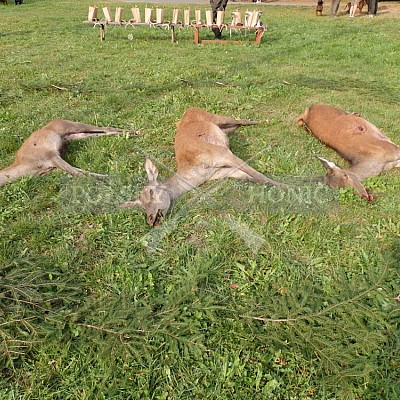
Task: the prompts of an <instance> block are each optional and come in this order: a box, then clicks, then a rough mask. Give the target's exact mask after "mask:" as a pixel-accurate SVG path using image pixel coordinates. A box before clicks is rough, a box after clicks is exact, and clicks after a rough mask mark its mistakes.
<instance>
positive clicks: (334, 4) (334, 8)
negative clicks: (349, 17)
mask: <svg viewBox="0 0 400 400" xmlns="http://www.w3.org/2000/svg"><path fill="white" fill-rule="evenodd" d="M339 5H340V0H331V17H336V14H337V12H338V9H339Z"/></svg>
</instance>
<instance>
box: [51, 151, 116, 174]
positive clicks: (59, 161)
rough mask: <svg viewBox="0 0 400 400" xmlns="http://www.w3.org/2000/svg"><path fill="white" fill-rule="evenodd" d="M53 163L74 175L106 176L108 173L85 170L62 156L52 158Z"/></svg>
mask: <svg viewBox="0 0 400 400" xmlns="http://www.w3.org/2000/svg"><path fill="white" fill-rule="evenodd" d="M51 161H52V163H53V165H54V167H56V168H59V169H61V170H62V171H64V172H67V173H68V174H71V175H74V176H87V175H89V176H93V177H95V178H106V177H107V176H108V175H103V174H96V173H95V172H89V171H84V170H83V169H80V168H76V167H73V166H72V165H71V164H68V163H67V162H66V161H65V160H64V159H62V158H61V157H60V156H55V157H53V158H52V160H51Z"/></svg>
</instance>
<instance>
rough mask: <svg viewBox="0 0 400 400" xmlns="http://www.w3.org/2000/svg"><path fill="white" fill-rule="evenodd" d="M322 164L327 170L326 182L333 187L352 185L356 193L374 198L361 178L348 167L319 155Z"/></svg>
mask: <svg viewBox="0 0 400 400" xmlns="http://www.w3.org/2000/svg"><path fill="white" fill-rule="evenodd" d="M318 159H319V160H320V161H321V163H322V165H323V166H324V167H325V168H326V170H327V175H326V176H325V177H324V182H325V183H326V184H327V185H328V186H329V187H331V188H339V187H348V186H350V187H352V188H353V189H354V190H355V191H356V193H357V194H358V195H359V196H360V197H362V198H363V199H365V200H367V201H372V200H374V198H373V196H372V195H371V194H369V193H368V192H367V189H366V188H365V186H364V185H363V184H362V183H361V180H360V178H359V177H358V176H357V175H356V174H355V173H354V172H352V171H349V170H348V169H342V168H340V167H338V166H337V165H336V164H335V163H333V162H332V161H328V160H326V159H325V158H322V157H318Z"/></svg>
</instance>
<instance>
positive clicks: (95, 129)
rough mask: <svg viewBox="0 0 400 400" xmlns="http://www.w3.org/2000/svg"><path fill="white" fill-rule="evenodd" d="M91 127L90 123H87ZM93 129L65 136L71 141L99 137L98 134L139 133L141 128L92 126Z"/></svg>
mask: <svg viewBox="0 0 400 400" xmlns="http://www.w3.org/2000/svg"><path fill="white" fill-rule="evenodd" d="M86 126H87V127H90V126H89V125H86ZM92 128H93V129H90V130H89V129H85V130H80V131H79V132H71V133H68V134H66V135H65V136H64V140H65V141H67V142H70V141H72V140H81V139H88V138H91V137H98V136H110V135H121V134H123V133H127V134H129V135H138V134H139V133H140V130H122V129H116V128H108V127H105V128H99V127H96V126H94V127H92Z"/></svg>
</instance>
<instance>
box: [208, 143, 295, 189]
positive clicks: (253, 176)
mask: <svg viewBox="0 0 400 400" xmlns="http://www.w3.org/2000/svg"><path fill="white" fill-rule="evenodd" d="M215 162H216V164H217V166H219V167H221V168H224V167H225V168H226V167H231V168H234V169H237V170H238V171H241V172H242V173H244V174H246V175H248V176H249V178H247V179H248V180H250V181H252V182H256V183H266V184H268V185H273V186H276V187H279V188H282V189H288V188H290V186H289V185H286V184H285V183H280V182H277V181H275V180H273V179H271V178H268V177H266V176H265V175H263V174H262V173H260V172H258V171H256V170H255V169H254V168H252V167H250V165H248V164H247V163H246V162H245V161H243V160H241V159H240V158H239V157H236V156H235V155H234V154H233V153H232V152H230V151H229V150H228V151H226V152H225V154H224V155H223V157H220V158H218V159H217V160H215ZM215 166H216V165H215V164H214V163H213V167H215Z"/></svg>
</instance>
